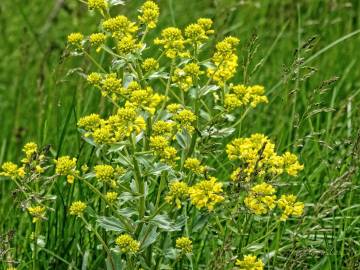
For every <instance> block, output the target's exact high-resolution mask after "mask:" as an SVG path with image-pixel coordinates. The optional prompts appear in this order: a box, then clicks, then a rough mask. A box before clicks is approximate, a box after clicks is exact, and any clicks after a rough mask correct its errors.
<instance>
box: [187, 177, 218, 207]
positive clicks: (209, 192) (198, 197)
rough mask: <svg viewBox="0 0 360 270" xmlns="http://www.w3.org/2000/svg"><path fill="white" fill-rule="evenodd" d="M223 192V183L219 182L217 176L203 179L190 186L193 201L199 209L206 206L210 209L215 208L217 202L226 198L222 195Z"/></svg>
mask: <svg viewBox="0 0 360 270" xmlns="http://www.w3.org/2000/svg"><path fill="white" fill-rule="evenodd" d="M221 192H222V184H221V183H218V182H217V179H216V178H215V177H210V179H209V180H202V181H200V182H199V183H197V184H195V185H194V186H192V187H190V188H189V194H190V199H191V203H192V204H194V205H195V206H196V207H197V208H198V209H201V208H204V207H206V208H207V209H208V210H209V211H211V210H213V209H214V206H215V205H216V204H217V203H219V202H222V201H223V200H224V197H223V196H221V195H220V193H221Z"/></svg>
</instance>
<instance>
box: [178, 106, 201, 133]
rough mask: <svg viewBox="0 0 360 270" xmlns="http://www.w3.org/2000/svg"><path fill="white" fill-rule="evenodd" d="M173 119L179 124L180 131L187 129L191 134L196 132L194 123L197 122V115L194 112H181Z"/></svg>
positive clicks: (184, 110) (186, 110)
mask: <svg viewBox="0 0 360 270" xmlns="http://www.w3.org/2000/svg"><path fill="white" fill-rule="evenodd" d="M173 119H174V120H175V121H176V122H177V124H178V129H180V130H181V129H185V130H187V131H188V132H189V133H193V132H194V130H195V128H194V122H195V121H196V115H195V114H194V113H193V112H192V111H190V110H188V109H183V110H180V111H179V112H177V113H176V114H175V115H174V116H173Z"/></svg>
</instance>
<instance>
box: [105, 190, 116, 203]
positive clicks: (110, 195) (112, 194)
mask: <svg viewBox="0 0 360 270" xmlns="http://www.w3.org/2000/svg"><path fill="white" fill-rule="evenodd" d="M118 196H119V194H118V193H117V192H114V191H109V192H107V193H106V194H105V198H106V200H107V201H108V202H109V203H113V202H115V201H116V200H117V198H118Z"/></svg>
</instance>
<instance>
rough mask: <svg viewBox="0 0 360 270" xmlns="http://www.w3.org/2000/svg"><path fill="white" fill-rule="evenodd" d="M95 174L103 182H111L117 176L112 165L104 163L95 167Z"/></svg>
mask: <svg viewBox="0 0 360 270" xmlns="http://www.w3.org/2000/svg"><path fill="white" fill-rule="evenodd" d="M94 171H95V176H96V178H97V179H98V180H100V181H101V182H109V183H110V182H111V181H112V180H114V177H115V170H114V168H113V167H112V166H110V165H106V164H102V165H96V166H95V167H94Z"/></svg>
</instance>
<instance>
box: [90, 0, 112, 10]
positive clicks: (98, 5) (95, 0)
mask: <svg viewBox="0 0 360 270" xmlns="http://www.w3.org/2000/svg"><path fill="white" fill-rule="evenodd" d="M107 6H108V4H107V1H106V0H88V7H89V9H90V10H92V9H99V10H101V11H103V10H105V9H107Z"/></svg>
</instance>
